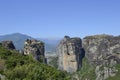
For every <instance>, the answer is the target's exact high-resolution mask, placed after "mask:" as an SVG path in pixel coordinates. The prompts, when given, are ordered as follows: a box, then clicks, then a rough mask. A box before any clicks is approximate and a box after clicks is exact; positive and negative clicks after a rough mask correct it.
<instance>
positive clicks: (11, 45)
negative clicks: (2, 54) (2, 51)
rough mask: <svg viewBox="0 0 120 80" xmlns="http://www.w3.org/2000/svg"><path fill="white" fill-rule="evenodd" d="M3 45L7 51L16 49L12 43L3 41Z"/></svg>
mask: <svg viewBox="0 0 120 80" xmlns="http://www.w3.org/2000/svg"><path fill="white" fill-rule="evenodd" d="M1 45H2V46H3V47H4V48H6V49H10V50H14V49H15V46H14V44H13V42H12V41H2V42H1Z"/></svg>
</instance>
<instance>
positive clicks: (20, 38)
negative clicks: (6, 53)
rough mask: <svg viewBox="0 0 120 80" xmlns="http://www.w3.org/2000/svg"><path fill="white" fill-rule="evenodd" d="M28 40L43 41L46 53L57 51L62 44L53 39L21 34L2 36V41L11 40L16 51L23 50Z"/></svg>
mask: <svg viewBox="0 0 120 80" xmlns="http://www.w3.org/2000/svg"><path fill="white" fill-rule="evenodd" d="M26 39H37V40H40V41H43V42H44V43H45V49H46V52H53V51H55V49H56V46H57V45H58V43H59V42H60V40H61V39H51V38H33V37H31V36H28V35H25V34H21V33H13V34H8V35H1V36H0V41H3V40H11V41H13V43H14V45H15V47H16V49H18V50H21V49H23V47H24V42H25V40H26Z"/></svg>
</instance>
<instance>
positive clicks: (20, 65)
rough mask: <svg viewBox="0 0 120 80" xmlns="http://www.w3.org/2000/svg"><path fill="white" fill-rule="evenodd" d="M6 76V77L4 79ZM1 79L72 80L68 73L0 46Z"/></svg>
mask: <svg viewBox="0 0 120 80" xmlns="http://www.w3.org/2000/svg"><path fill="white" fill-rule="evenodd" d="M4 76H5V77H4ZM0 78H1V79H2V78H5V80H56V79H57V80H70V78H69V77H68V76H67V73H66V72H62V71H59V70H57V69H55V68H53V67H51V66H48V65H46V64H43V63H41V62H38V61H34V60H33V58H32V57H31V56H24V55H21V54H19V53H17V52H16V51H11V50H7V49H5V48H3V47H1V46H0Z"/></svg>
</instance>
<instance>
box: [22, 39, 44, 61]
mask: <svg viewBox="0 0 120 80" xmlns="http://www.w3.org/2000/svg"><path fill="white" fill-rule="evenodd" d="M44 50H45V49H44V43H43V42H41V41H37V40H29V39H27V40H26V41H25V44H24V54H25V55H29V54H32V55H33V57H34V58H35V59H36V60H40V58H44Z"/></svg>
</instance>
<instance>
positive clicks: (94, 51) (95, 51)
mask: <svg viewBox="0 0 120 80" xmlns="http://www.w3.org/2000/svg"><path fill="white" fill-rule="evenodd" d="M83 46H84V48H85V51H86V57H87V59H88V61H89V62H90V63H91V64H92V65H94V66H95V67H96V70H95V73H96V76H97V78H96V80H105V79H107V78H108V77H112V76H115V74H116V72H117V69H116V68H115V65H116V64H120V36H118V37H114V36H110V35H96V36H88V37H85V38H84V39H83Z"/></svg>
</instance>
